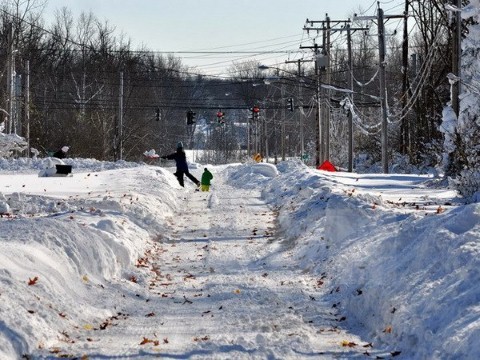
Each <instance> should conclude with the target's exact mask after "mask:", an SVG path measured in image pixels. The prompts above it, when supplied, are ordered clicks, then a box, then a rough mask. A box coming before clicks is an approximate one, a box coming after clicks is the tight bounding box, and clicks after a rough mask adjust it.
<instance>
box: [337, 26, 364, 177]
mask: <svg viewBox="0 0 480 360" xmlns="http://www.w3.org/2000/svg"><path fill="white" fill-rule="evenodd" d="M357 30H360V31H365V30H368V27H361V28H360V27H357V28H352V27H351V26H350V23H348V24H346V26H345V27H344V28H341V29H334V30H332V32H336V31H340V32H341V31H346V32H347V52H348V73H347V84H348V88H349V89H350V90H351V91H352V92H351V93H350V94H348V95H347V96H348V101H349V102H350V106H351V107H353V58H352V31H357ZM348 171H349V172H353V112H352V109H349V111H348Z"/></svg>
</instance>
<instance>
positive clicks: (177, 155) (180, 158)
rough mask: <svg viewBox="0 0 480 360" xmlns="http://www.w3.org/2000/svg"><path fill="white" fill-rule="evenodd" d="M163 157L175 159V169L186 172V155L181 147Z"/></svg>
mask: <svg viewBox="0 0 480 360" xmlns="http://www.w3.org/2000/svg"><path fill="white" fill-rule="evenodd" d="M162 158H163V159H168V160H175V163H176V165H177V170H179V171H183V172H188V165H187V157H186V155H185V151H183V149H177V152H174V153H173V154H170V155H166V156H162Z"/></svg>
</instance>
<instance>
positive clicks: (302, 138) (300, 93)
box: [285, 59, 313, 159]
mask: <svg viewBox="0 0 480 360" xmlns="http://www.w3.org/2000/svg"><path fill="white" fill-rule="evenodd" d="M312 61H313V60H303V59H298V60H292V61H288V60H286V61H285V64H292V63H296V64H297V71H298V97H297V103H298V108H299V109H301V108H303V99H302V96H303V87H302V83H301V81H300V79H301V76H302V63H304V62H312ZM297 114H298V123H299V126H300V158H301V159H303V155H304V153H305V129H304V124H303V120H304V119H303V114H302V111H298V112H297Z"/></svg>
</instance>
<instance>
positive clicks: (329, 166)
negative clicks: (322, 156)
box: [317, 160, 337, 171]
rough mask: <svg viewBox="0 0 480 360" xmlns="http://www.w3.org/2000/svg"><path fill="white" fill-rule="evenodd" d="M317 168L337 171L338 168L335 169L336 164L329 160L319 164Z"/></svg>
mask: <svg viewBox="0 0 480 360" xmlns="http://www.w3.org/2000/svg"><path fill="white" fill-rule="evenodd" d="M317 169H318V170H325V171H337V169H335V166H333V164H332V163H331V162H330V161H328V160H327V161H325V162H324V163H323V164H322V165H319V166H318V167H317Z"/></svg>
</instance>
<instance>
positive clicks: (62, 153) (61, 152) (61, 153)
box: [53, 146, 70, 159]
mask: <svg viewBox="0 0 480 360" xmlns="http://www.w3.org/2000/svg"><path fill="white" fill-rule="evenodd" d="M69 149H70V148H69V147H68V146H64V147H62V148H61V149H59V150H58V151H55V153H54V154H53V157H56V158H57V159H64V158H65V155H66V154H67V151H68V150H69Z"/></svg>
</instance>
